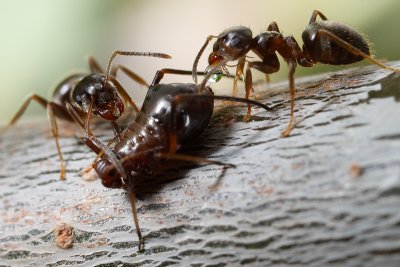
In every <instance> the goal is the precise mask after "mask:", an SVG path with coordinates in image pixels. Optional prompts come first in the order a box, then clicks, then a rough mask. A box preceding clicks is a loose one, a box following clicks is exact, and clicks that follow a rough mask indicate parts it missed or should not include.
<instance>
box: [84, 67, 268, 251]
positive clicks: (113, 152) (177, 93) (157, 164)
mask: <svg viewBox="0 0 400 267" xmlns="http://www.w3.org/2000/svg"><path fill="white" fill-rule="evenodd" d="M223 63H225V61H224V62H223ZM221 65H222V64H217V66H216V67H215V68H213V69H212V70H211V71H210V72H209V73H208V74H207V76H206V77H205V78H204V80H203V82H202V84H200V85H196V84H189V83H188V84H185V83H171V84H159V82H160V80H161V78H162V77H163V75H164V74H165V73H175V74H183V73H184V72H185V71H181V70H174V69H163V70H160V71H158V72H157V74H156V76H155V78H154V80H153V83H152V85H151V86H150V87H149V90H148V92H147V95H146V98H145V100H144V103H143V106H142V108H141V110H140V112H139V113H138V116H137V117H136V119H135V121H134V122H133V123H131V124H130V125H129V126H128V127H127V128H126V129H125V130H124V131H123V132H122V133H121V139H120V140H119V141H118V142H117V143H116V144H115V146H114V147H113V148H112V149H111V148H109V147H108V146H107V145H105V144H103V143H102V142H100V141H99V140H98V139H97V138H95V137H94V136H91V135H87V136H86V137H84V141H85V142H86V144H87V145H88V147H89V148H90V149H91V150H92V151H93V152H95V153H96V154H97V155H98V157H100V159H99V160H98V161H95V162H94V164H93V167H94V169H95V171H96V172H97V174H98V175H99V177H100V179H101V180H102V183H103V185H104V186H105V187H109V188H124V189H126V190H127V191H128V193H129V196H130V201H131V206H132V212H133V218H134V223H135V227H136V232H137V235H138V238H139V250H142V249H143V247H144V240H143V237H142V234H141V230H140V226H139V220H138V215H137V210H136V204H135V202H136V197H135V180H137V179H138V178H147V177H151V176H153V175H155V174H157V173H160V172H161V171H162V170H164V169H166V168H171V167H173V166H174V163H176V161H189V162H194V163H205V164H219V165H223V166H225V167H228V166H232V165H230V164H225V163H222V162H218V161H213V160H208V159H205V158H202V157H196V156H191V155H186V154H180V153H178V152H179V151H178V150H179V149H180V148H181V147H182V146H183V145H184V144H185V143H187V142H191V141H193V140H194V139H195V138H196V137H197V136H199V135H200V134H201V133H202V132H203V131H204V129H205V128H206V127H207V126H208V124H209V122H210V119H211V115H212V113H213V107H214V99H221V100H228V101H237V102H243V103H247V104H252V105H258V106H260V107H262V108H264V109H266V110H270V109H271V108H269V107H268V106H266V105H264V104H261V103H259V102H256V101H252V100H248V99H242V98H236V97H229V96H215V95H214V94H213V92H212V90H211V88H210V87H208V86H205V84H206V81H207V80H208V79H209V78H210V76H211V75H212V74H213V73H214V72H215V71H216V70H217V69H218V68H219V67H220V66H221ZM189 73H190V72H189Z"/></svg>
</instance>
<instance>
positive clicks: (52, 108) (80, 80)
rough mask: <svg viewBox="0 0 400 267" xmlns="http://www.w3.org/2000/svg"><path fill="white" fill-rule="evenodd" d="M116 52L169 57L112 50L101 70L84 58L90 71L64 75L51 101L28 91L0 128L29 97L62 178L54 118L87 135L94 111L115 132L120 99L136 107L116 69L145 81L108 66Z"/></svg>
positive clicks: (121, 109) (121, 104)
mask: <svg viewBox="0 0 400 267" xmlns="http://www.w3.org/2000/svg"><path fill="white" fill-rule="evenodd" d="M117 55H125V56H151V57H160V58H171V57H170V56H169V55H167V54H162V53H149V52H127V51H114V52H113V53H112V55H111V57H110V59H109V63H108V66H107V69H106V71H104V70H103V69H102V68H101V67H100V65H99V64H98V63H97V62H96V60H95V59H94V58H92V57H90V58H89V60H88V61H89V67H90V71H91V73H90V74H87V73H78V74H74V75H71V76H69V77H67V78H65V79H64V80H63V81H62V82H61V83H60V84H59V85H58V86H57V87H56V88H55V90H54V93H53V97H52V100H51V101H48V100H46V99H45V98H43V97H41V96H39V95H37V94H32V95H30V96H29V97H27V99H26V100H25V101H24V102H23V104H22V106H21V107H20V108H19V110H18V111H17V113H16V114H15V115H14V117H13V118H12V119H11V121H10V122H9V124H8V125H7V126H5V127H4V128H3V129H1V131H4V130H5V129H7V128H8V127H10V126H12V125H14V124H15V123H16V122H17V121H18V120H19V119H20V118H21V116H22V115H23V114H24V112H25V111H26V109H27V108H28V106H29V104H30V103H31V101H32V100H34V101H36V102H37V103H39V104H40V105H41V106H43V107H44V108H46V109H47V113H48V116H49V119H50V122H51V129H52V133H53V137H54V140H55V142H56V147H57V151H58V155H59V158H60V163H61V168H60V178H61V180H63V179H65V165H64V159H63V156H62V153H61V149H60V144H59V142H58V127H57V122H56V118H58V119H63V120H68V121H72V122H74V121H75V122H77V123H79V124H80V125H81V126H82V127H83V128H84V129H85V132H86V134H88V135H89V134H91V131H90V128H89V125H90V119H91V116H92V115H97V116H99V117H100V118H102V119H105V120H108V121H111V125H112V127H113V129H114V131H115V133H116V134H117V135H118V134H119V129H118V126H117V124H116V123H115V121H116V120H117V119H118V118H119V117H120V116H121V115H122V113H123V112H124V101H125V104H130V105H131V106H132V107H133V108H134V109H135V110H136V111H139V109H138V108H137V106H136V104H135V103H134V102H133V100H132V99H131V98H130V96H129V95H128V93H127V92H126V91H125V89H124V88H123V87H122V86H121V85H120V84H119V82H118V81H117V80H116V79H115V76H116V73H117V71H118V70H121V71H123V72H124V73H125V74H127V76H129V77H130V78H131V79H132V80H134V81H136V82H138V83H139V84H142V85H145V86H148V85H147V83H146V82H145V81H144V80H143V79H142V78H141V77H140V76H138V75H137V74H135V73H134V72H132V71H131V70H129V69H128V68H126V67H124V66H122V65H116V66H114V67H113V68H111V61H112V60H113V58H115V57H116V56H117ZM72 114H74V116H72Z"/></svg>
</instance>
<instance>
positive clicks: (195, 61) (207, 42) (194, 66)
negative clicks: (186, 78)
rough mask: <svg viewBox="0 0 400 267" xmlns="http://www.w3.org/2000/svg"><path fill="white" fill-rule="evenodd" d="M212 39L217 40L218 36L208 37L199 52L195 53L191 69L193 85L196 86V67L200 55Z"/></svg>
mask: <svg viewBox="0 0 400 267" xmlns="http://www.w3.org/2000/svg"><path fill="white" fill-rule="evenodd" d="M213 38H218V36H215V35H209V36H208V37H207V39H206V41H205V42H204V44H203V46H202V47H201V48H200V50H199V52H198V53H197V55H196V58H195V59H194V62H193V67H192V78H193V81H194V83H196V84H197V65H198V64H199V60H200V57H201V55H202V54H203V52H204V50H205V49H206V47H207V45H208V44H209V43H210V41H211V40H212V39H213Z"/></svg>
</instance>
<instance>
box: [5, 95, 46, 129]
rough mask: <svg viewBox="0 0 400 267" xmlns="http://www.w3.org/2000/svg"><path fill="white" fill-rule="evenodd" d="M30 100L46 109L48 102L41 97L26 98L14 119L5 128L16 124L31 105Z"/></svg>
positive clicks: (31, 96)
mask: <svg viewBox="0 0 400 267" xmlns="http://www.w3.org/2000/svg"><path fill="white" fill-rule="evenodd" d="M31 100H35V101H36V102H37V103H39V104H40V105H41V106H42V107H44V108H47V104H48V101H47V100H46V99H44V98H43V97H41V96H39V95H36V94H32V95H30V96H28V97H27V98H26V100H25V101H24V102H23V104H22V105H21V107H20V108H19V110H18V111H17V113H16V114H15V115H14V117H13V118H12V119H11V120H10V122H9V123H8V125H7V126H5V128H8V127H9V126H11V125H14V124H15V123H17V121H18V120H19V119H20V118H21V116H22V115H23V114H24V113H25V111H26V109H27V108H28V106H29V104H30V103H31Z"/></svg>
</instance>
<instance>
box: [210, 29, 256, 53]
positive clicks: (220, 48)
mask: <svg viewBox="0 0 400 267" xmlns="http://www.w3.org/2000/svg"><path fill="white" fill-rule="evenodd" d="M252 42H253V37H252V32H251V30H250V29H249V28H246V27H242V26H239V27H232V28H229V29H227V30H225V31H223V32H222V33H221V34H220V35H218V39H217V41H216V42H215V43H214V45H213V53H214V54H215V55H218V56H221V57H222V58H224V59H227V60H236V59H238V58H240V57H243V56H244V55H246V54H247V52H248V51H249V50H250V48H251V45H252Z"/></svg>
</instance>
